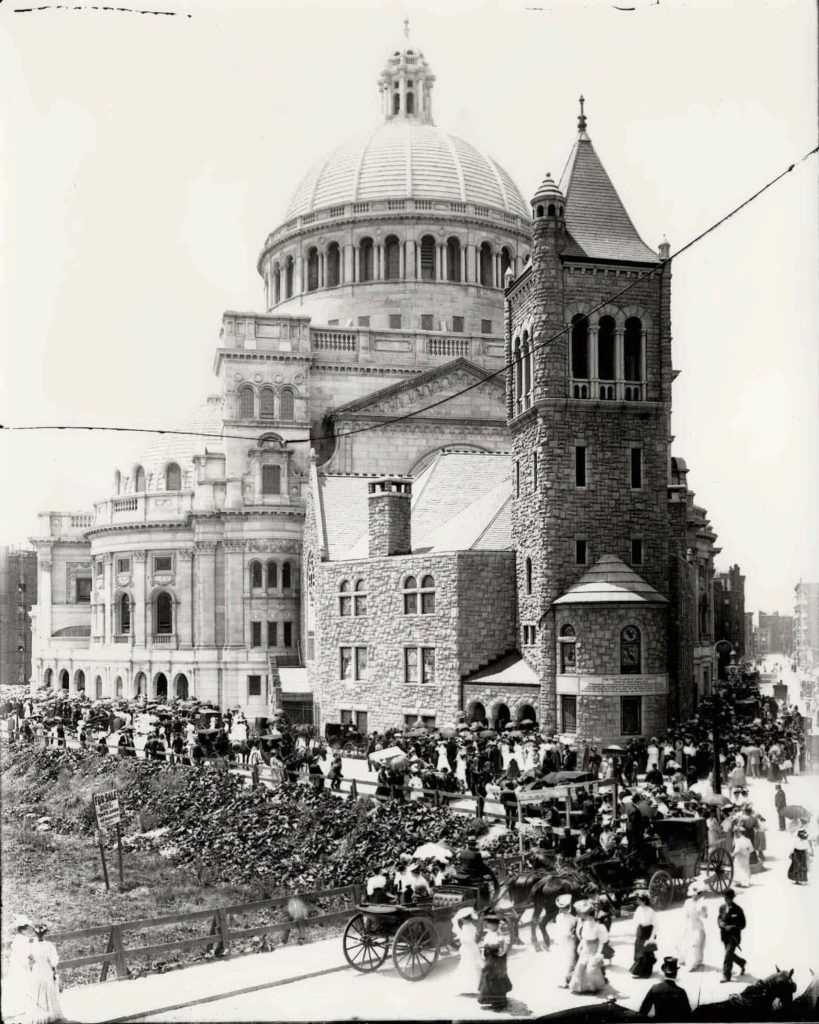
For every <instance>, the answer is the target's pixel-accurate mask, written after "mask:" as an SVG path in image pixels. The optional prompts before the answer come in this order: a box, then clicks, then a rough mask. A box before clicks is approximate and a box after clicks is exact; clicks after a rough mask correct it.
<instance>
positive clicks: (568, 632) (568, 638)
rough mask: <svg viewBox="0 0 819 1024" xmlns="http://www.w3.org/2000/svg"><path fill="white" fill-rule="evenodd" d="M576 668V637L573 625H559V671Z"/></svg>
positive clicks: (563, 671) (572, 670)
mask: <svg viewBox="0 0 819 1024" xmlns="http://www.w3.org/2000/svg"><path fill="white" fill-rule="evenodd" d="M576 668H577V637H576V636H575V632H574V626H570V625H569V624H568V623H566V625H565V626H561V627H560V671H561V672H562V673H566V672H574V671H575V669H576Z"/></svg>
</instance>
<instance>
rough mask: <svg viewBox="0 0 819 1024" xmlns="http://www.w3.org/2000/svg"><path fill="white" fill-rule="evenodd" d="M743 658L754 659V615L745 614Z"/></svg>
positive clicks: (755, 654) (751, 613)
mask: <svg viewBox="0 0 819 1024" xmlns="http://www.w3.org/2000/svg"><path fill="white" fill-rule="evenodd" d="M745 657H746V658H756V657H758V655H757V653H756V629H755V627H754V613H753V612H745Z"/></svg>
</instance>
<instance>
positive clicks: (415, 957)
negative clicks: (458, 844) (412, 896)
mask: <svg viewBox="0 0 819 1024" xmlns="http://www.w3.org/2000/svg"><path fill="white" fill-rule="evenodd" d="M477 898H478V892H477V890H476V889H473V888H469V887H467V886H460V885H443V886H440V887H438V888H437V889H435V890H434V892H433V895H432V899H431V900H428V901H426V902H425V903H416V904H414V905H411V906H402V905H400V904H395V903H360V904H357V905H356V908H355V910H356V912H355V914H354V915H353V916H352V917H351V918H350V920H349V921H348V922H347V925H346V927H345V929H344V936H343V938H342V945H343V948H344V957H345V959H346V960H347V963H348V964H349V965H350V966H351V967H353V968H354V969H355V970H357V971H360V972H361V973H362V974H369V973H371V972H372V971H377V970H378V968H379V967H381V966H382V965H383V964H384V963H386V961H387V958H388V957H389V955H390V953H392V962H393V965H394V966H395V969H396V971H398V973H399V974H400V975H401V977H402V978H404V979H405V980H406V981H420V980H421V979H422V978H425V977H426V976H427V975H428V974H429V972H430V971H431V970H432V969H433V967H434V966H435V964H436V962H437V960H438V956H439V955H440V952H441V947H442V946H448V945H451V943H452V918H453V917H454V915H455V913H456V912H457V911H458V910H460V909H461V908H462V907H471V906H474V905H475V903H476V901H477Z"/></svg>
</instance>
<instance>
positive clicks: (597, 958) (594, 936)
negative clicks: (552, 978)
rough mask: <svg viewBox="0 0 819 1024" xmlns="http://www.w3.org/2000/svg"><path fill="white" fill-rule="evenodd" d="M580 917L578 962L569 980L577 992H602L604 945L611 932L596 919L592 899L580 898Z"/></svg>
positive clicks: (578, 906)
mask: <svg viewBox="0 0 819 1024" xmlns="http://www.w3.org/2000/svg"><path fill="white" fill-rule="evenodd" d="M574 909H575V912H576V913H577V915H578V917H579V918H580V923H579V924H578V926H577V937H578V950H577V963H576V964H575V968H574V971H572V976H571V979H570V981H569V988H570V990H571V991H572V992H575V993H578V994H579V993H586V992H600V991H601V990H602V989H604V988H605V987H606V977H605V974H604V973H603V946H604V945H605V943H606V942H607V941H608V937H609V933H608V929H607V928H606V927H605V925H603V924H601V923H600V922H599V921H595V919H594V907H593V906H592V902H591V900H580V901H579V902H578V903H575V905H574Z"/></svg>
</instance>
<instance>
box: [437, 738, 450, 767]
mask: <svg viewBox="0 0 819 1024" xmlns="http://www.w3.org/2000/svg"><path fill="white" fill-rule="evenodd" d="M436 752H437V754H438V762H437V764H436V765H435V770H436V771H437V772H442V771H443V770H444V768H449V758H448V757H447V756H446V743H444V741H443V740H441V742H440V743H439V744H438V746H437V747H436Z"/></svg>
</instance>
